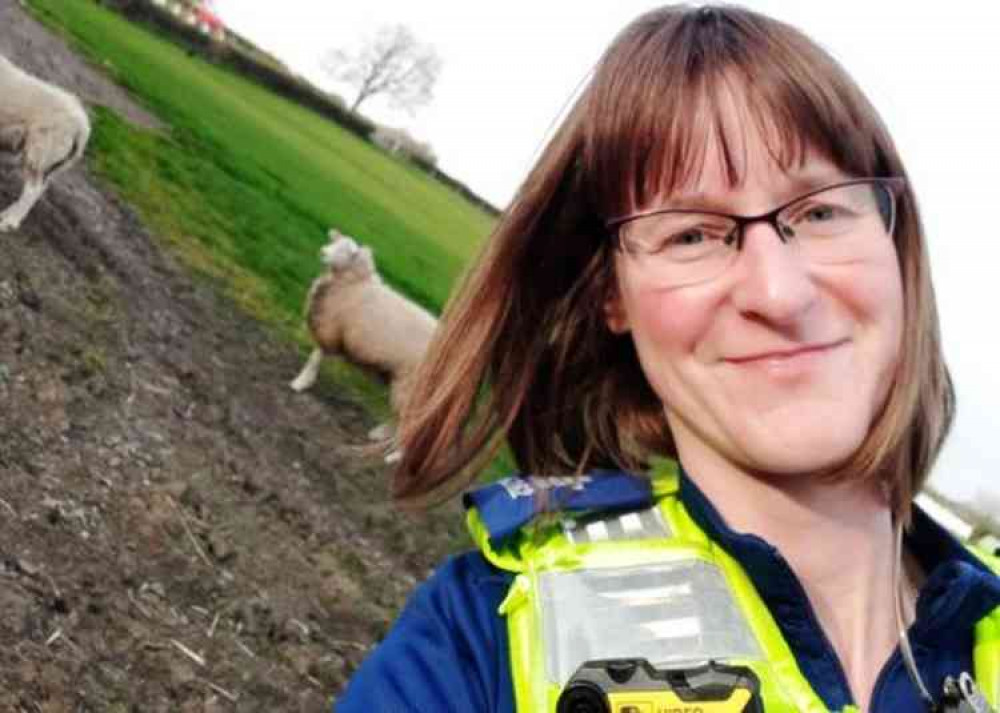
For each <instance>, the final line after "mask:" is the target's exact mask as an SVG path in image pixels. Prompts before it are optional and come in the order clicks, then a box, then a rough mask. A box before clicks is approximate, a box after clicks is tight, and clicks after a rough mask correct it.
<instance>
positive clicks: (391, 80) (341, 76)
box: [322, 25, 441, 112]
mask: <svg viewBox="0 0 1000 713" xmlns="http://www.w3.org/2000/svg"><path fill="white" fill-rule="evenodd" d="M322 65H323V70H324V71H325V72H326V73H327V74H329V75H330V76H331V77H332V78H333V79H336V80H338V81H342V82H346V83H348V84H350V85H352V86H354V87H357V90H358V93H357V96H356V97H355V99H354V101H353V102H352V104H351V111H357V110H358V107H360V106H361V104H362V102H364V101H365V100H367V99H370V98H371V97H374V96H377V95H383V96H385V97H387V98H388V99H389V102H390V103H391V104H392V105H393V106H394V107H396V108H399V109H405V110H406V111H410V112H412V111H413V110H414V109H415V108H416V107H418V106H422V105H424V104H426V103H428V102H429V101H430V100H431V98H432V96H433V91H434V83H435V82H436V81H437V78H438V74H439V73H440V72H441V59H440V58H439V57H438V55H437V52H435V51H434V48H433V47H431V46H430V45H425V44H423V43H421V42H420V41H419V40H417V38H416V37H414V36H413V33H412V32H410V30H409V29H408V28H407V27H405V26H403V25H388V26H385V27H382V28H380V29H379V30H378V32H377V33H376V34H375V36H374V37H373V38H372V39H371V40H369V41H367V42H366V43H365V44H364V45H363V46H362V47H361V49H360V50H358V51H357V52H356V53H354V54H351V53H348V52H345V51H343V50H338V49H334V50H330V51H329V52H327V54H326V56H325V57H324V58H323V63H322Z"/></svg>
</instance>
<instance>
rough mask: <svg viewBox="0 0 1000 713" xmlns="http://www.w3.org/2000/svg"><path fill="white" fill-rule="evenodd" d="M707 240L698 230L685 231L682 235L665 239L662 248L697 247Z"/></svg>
mask: <svg viewBox="0 0 1000 713" xmlns="http://www.w3.org/2000/svg"><path fill="white" fill-rule="evenodd" d="M707 239H708V238H707V237H706V236H705V233H704V232H702V231H700V230H686V231H684V232H683V233H679V234H677V235H674V236H672V237H669V238H667V239H666V240H665V241H664V247H669V246H670V245H698V244H699V243H701V242H703V241H705V240H707Z"/></svg>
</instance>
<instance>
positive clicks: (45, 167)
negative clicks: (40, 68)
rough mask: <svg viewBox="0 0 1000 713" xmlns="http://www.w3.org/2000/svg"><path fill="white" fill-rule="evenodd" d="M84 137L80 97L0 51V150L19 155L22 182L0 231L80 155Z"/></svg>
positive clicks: (0, 216) (13, 224)
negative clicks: (22, 68) (30, 70)
mask: <svg viewBox="0 0 1000 713" xmlns="http://www.w3.org/2000/svg"><path fill="white" fill-rule="evenodd" d="M89 138H90V120H89V119H88V118H87V112H86V111H85V110H84V108H83V104H81V103H80V100H79V99H77V98H76V97H75V96H73V95H72V94H70V93H69V92H67V91H64V90H63V89H60V88H59V87H56V86H54V85H52V84H49V83H47V82H43V81H42V80H40V79H37V78H36V77H33V76H31V75H30V74H28V73H26V72H24V71H23V70H21V69H20V68H18V67H17V66H15V65H14V64H13V63H11V62H10V60H8V59H7V58H5V57H4V56H3V55H0V150H2V151H8V152H12V153H14V154H17V155H18V157H19V163H20V168H21V177H22V179H23V181H24V186H23V188H22V189H21V195H20V197H19V198H18V199H17V200H16V201H15V202H14V203H12V204H11V205H9V206H8V207H7V208H6V210H4V211H3V212H2V213H0V232H2V231H7V230H15V229H17V228H18V227H19V226H20V225H21V221H23V220H24V218H25V216H27V215H28V212H29V211H30V210H31V209H32V207H33V206H34V205H35V203H36V202H37V201H38V199H39V198H41V196H42V194H43V193H44V192H45V189H46V188H47V187H48V184H49V181H50V180H51V179H52V177H53V176H55V175H57V174H58V173H61V172H62V171H64V170H66V168H68V167H69V166H70V165H72V164H73V162H74V161H76V160H77V159H78V158H80V156H81V155H83V150H84V148H85V147H86V146H87V140H88V139H89Z"/></svg>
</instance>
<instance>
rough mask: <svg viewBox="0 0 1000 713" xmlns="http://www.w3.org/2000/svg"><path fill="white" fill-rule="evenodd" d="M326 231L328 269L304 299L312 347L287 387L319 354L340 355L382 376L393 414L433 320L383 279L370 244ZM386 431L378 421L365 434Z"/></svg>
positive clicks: (314, 366) (309, 374) (300, 381)
mask: <svg viewBox="0 0 1000 713" xmlns="http://www.w3.org/2000/svg"><path fill="white" fill-rule="evenodd" d="M328 235H329V238H330V242H329V243H328V244H327V245H324V246H323V248H322V249H321V250H320V254H321V256H322V261H323V263H324V264H325V265H327V266H328V267H329V268H330V269H329V272H327V274H325V275H323V276H322V277H319V278H318V279H316V280H315V281H314V282H313V284H312V287H311V288H310V290H309V294H308V296H307V297H306V309H305V313H306V323H307V325H308V327H309V332H310V334H311V336H312V339H313V341H314V342H315V343H316V345H317V346H316V348H315V349H314V350H313V352H312V354H311V356H310V357H309V361H308V362H306V365H305V366H304V367H303V369H302V371H301V373H300V374H299V375H298V376H297V377H296V378H295V380H294V381H292V382H291V387H292V389H294V390H295V391H304V390H305V389H308V388H309V387H310V386H312V385H313V383H314V382H315V381H316V377H317V375H318V374H319V367H320V363H321V362H322V360H323V357H324V356H332V355H341V356H343V357H344V358H345V359H347V360H348V361H350V362H351V363H353V364H356V365H358V366H362V367H365V368H368V369H372V370H375V371H376V372H378V373H379V374H381V375H383V376H384V377H386V378H387V380H388V381H389V385H390V403H391V406H392V409H393V412H394V413H396V414H397V415H398V414H399V413H400V410H401V408H402V406H403V404H404V403H405V402H406V398H407V396H408V393H409V379H410V377H411V375H412V374H413V371H414V370H415V369H416V367H417V365H418V364H419V363H420V360H421V359H422V358H423V355H424V353H425V352H426V351H427V347H428V345H429V344H430V341H431V338H432V337H433V335H434V330H435V329H436V328H437V320H436V319H435V318H434V317H433V316H432V315H431V314H430V313H428V312H427V311H425V310H424V309H422V308H421V307H418V306H417V305H415V304H414V303H413V302H411V301H410V300H408V299H407V298H405V297H403V296H402V295H400V294H399V293H398V292H396V291H395V290H393V289H392V288H391V287H389V286H388V285H386V284H385V283H383V282H382V279H381V278H380V277H379V275H378V273H377V272H376V270H375V261H374V258H373V257H372V251H371V248H369V247H364V248H362V247H360V246H359V245H358V244H357V243H356V242H355V241H354V239H353V238H350V237H348V236H346V235H342V234H341V233H339V232H337V231H336V230H330V231H329V234H328ZM391 434H392V428H391V427H390V426H388V425H387V424H383V425H381V426H379V427H377V428H375V429H373V430H372V432H371V433H370V434H369V437H370V438H372V439H373V440H382V439H384V438H388V437H389V436H390V435H391ZM394 455H395V456H396V457H398V454H394ZM393 457H394V456H393V455H391V456H390V458H389V459H390V460H391V459H392V458H393Z"/></svg>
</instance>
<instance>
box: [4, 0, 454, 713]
mask: <svg viewBox="0 0 1000 713" xmlns="http://www.w3.org/2000/svg"><path fill="white" fill-rule="evenodd" d="M0 53H3V54H5V55H7V56H9V57H10V58H11V59H12V60H14V61H15V62H17V63H19V64H21V65H22V66H24V67H25V68H28V69H29V70H31V71H33V72H35V73H36V74H38V75H40V76H42V77H44V78H46V79H48V80H50V81H54V82H55V83H58V84H61V85H63V86H65V87H66V88H68V89H70V90H73V91H76V92H77V93H79V94H81V95H82V96H84V97H85V98H86V99H87V100H88V101H89V102H92V103H93V102H98V103H101V104H104V105H107V106H110V107H111V108H113V109H115V111H117V112H119V113H120V114H122V115H123V116H126V117H128V118H129V119H130V120H132V121H135V122H137V123H141V124H143V125H146V126H157V125H158V124H157V122H156V120H155V119H154V118H153V117H150V116H149V115H148V114H147V113H146V112H144V111H142V109H141V108H139V107H137V106H135V105H134V104H132V103H131V102H130V100H129V99H128V97H127V96H125V95H124V94H123V93H122V91H121V90H120V89H118V88H117V87H115V86H113V85H111V84H110V83H108V82H107V81H106V80H105V79H104V78H103V77H102V76H101V75H100V73H99V72H97V71H95V70H94V69H92V68H91V67H89V66H88V65H87V64H86V63H85V62H82V61H81V60H79V59H78V58H77V57H75V56H74V55H73V54H72V53H71V52H70V51H69V50H68V49H67V48H66V47H65V45H64V44H63V43H62V42H61V41H59V40H57V39H55V38H53V37H52V36H51V35H50V34H49V33H48V32H47V31H46V30H44V29H43V28H42V27H41V26H39V25H38V24H37V23H35V22H34V21H33V20H31V19H30V18H29V17H27V16H26V15H25V14H24V12H23V11H22V9H21V8H20V5H19V4H18V3H17V0H0ZM161 130H169V127H161ZM18 188H19V187H18V186H17V185H16V181H15V180H14V175H13V174H12V173H11V171H10V170H9V167H8V168H0V205H6V203H8V202H9V201H10V200H11V199H12V198H13V197H14V196H15V195H16V193H17V191H18ZM0 244H2V249H0V711H4V712H6V711H32V712H36V711H44V712H45V713H62V712H63V711H67V712H68V711H73V712H74V713H78V712H79V713H82V712H83V711H114V712H118V711H121V712H122V713H124V712H125V711H129V712H132V711H135V712H138V711H144V712H145V711H164V712H166V711H171V712H173V711H183V712H184V713H194V712H201V711H206V712H207V711H213V712H214V711H226V710H240V711H243V712H246V711H324V710H329V702H330V700H331V699H332V697H333V696H334V695H335V694H336V692H337V691H338V690H339V689H340V688H341V686H342V685H343V682H344V681H345V679H346V677H347V676H348V675H349V674H350V672H351V671H353V669H354V667H355V666H356V665H357V663H358V662H359V661H360V659H361V658H362V657H363V656H364V653H365V651H366V650H367V648H368V647H369V646H370V645H371V644H372V643H373V642H374V641H375V640H376V639H377V638H378V637H379V636H380V635H381V634H382V633H383V632H384V631H385V627H386V626H387V623H388V622H389V621H391V619H392V618H393V617H394V615H395V613H396V611H397V609H398V607H399V606H400V604H401V602H402V601H403V599H404V598H405V596H406V594H407V593H408V592H409V590H410V589H411V587H412V586H413V584H414V582H415V581H417V580H418V579H420V578H422V577H423V576H425V574H426V573H427V571H428V568H430V567H431V566H433V565H434V564H435V563H436V562H438V561H439V560H440V559H441V558H442V557H443V556H444V554H445V551H446V550H447V549H448V547H449V543H450V542H453V541H454V537H455V533H456V532H457V530H458V529H459V527H460V523H459V518H458V517H457V514H456V513H455V511H454V510H449V511H447V512H442V513H437V514H434V515H431V516H427V517H425V518H422V519H420V520H419V521H417V520H414V519H412V518H404V517H401V516H399V514H398V513H395V512H394V511H392V510H391V509H390V508H389V506H388V505H386V504H385V491H386V486H385V473H384V472H383V471H382V469H380V468H379V467H376V466H372V465H371V464H368V463H365V462H364V461H363V460H362V459H361V458H360V457H359V456H358V455H357V453H356V451H355V450H354V449H353V448H352V445H353V444H358V443H362V442H363V441H364V437H365V435H364V434H365V433H366V432H367V430H368V429H369V428H370V427H371V426H372V425H373V424H372V423H371V422H370V420H369V419H368V417H367V416H366V414H365V413H364V412H363V411H362V410H361V409H360V408H359V407H358V406H357V405H356V404H355V403H353V402H352V401H351V400H350V399H349V398H348V397H346V396H345V395H344V394H339V393H337V392H336V391H335V390H333V389H332V387H329V386H327V387H322V386H321V387H319V388H318V389H317V391H316V392H314V393H312V394H309V395H297V394H293V393H292V392H291V391H290V390H289V389H288V387H287V382H288V380H289V379H290V378H291V377H292V376H294V375H295V373H296V372H297V370H298V368H299V366H300V365H301V363H300V358H301V356H300V355H299V354H298V353H297V352H296V350H295V349H294V348H291V347H289V346H288V345H287V344H285V343H282V342H280V341H279V340H277V339H275V338H274V337H273V336H272V335H270V334H269V333H268V332H267V330H266V329H264V328H262V327H261V326H260V325H259V324H257V323H255V322H253V321H252V320H250V319H248V318H247V317H245V316H243V315H242V314H240V313H239V312H238V310H237V309H236V308H235V307H234V306H233V305H232V304H230V303H229V302H228V301H227V300H226V299H224V298H222V297H220V296H219V294H218V293H217V291H216V290H214V289H213V288H212V286H210V285H206V284H203V283H202V282H200V281H198V280H193V279H192V278H191V277H189V276H188V275H187V274H186V273H185V271H184V270H183V269H182V268H180V267H179V266H178V265H177V264H176V263H175V262H174V261H173V260H172V259H171V257H170V256H169V255H168V254H165V253H164V252H163V251H162V250H161V249H160V247H159V244H158V241H157V240H156V238H155V237H154V236H151V235H150V234H149V233H148V232H147V230H146V229H145V228H144V227H143V225H142V224H141V222H140V221H139V220H138V218H137V217H136V216H135V215H134V214H133V212H132V211H131V210H130V209H129V207H128V206H127V205H123V204H122V203H121V202H120V201H119V200H118V199H116V198H115V197H114V196H113V195H112V194H111V193H110V192H109V191H108V190H107V189H106V188H104V187H102V186H100V185H99V184H98V183H97V181H96V180H95V179H94V178H93V177H92V176H91V175H90V174H89V173H88V171H87V169H86V167H85V166H82V165H81V166H77V167H76V168H75V169H73V170H72V171H71V172H70V173H69V174H68V175H66V176H64V177H63V178H62V180H61V181H59V182H58V183H57V184H56V185H54V186H53V187H52V188H51V189H50V191H49V192H48V193H47V194H46V195H45V197H44V198H43V199H42V200H41V202H40V203H39V204H38V206H37V207H36V208H35V210H34V212H33V213H32V214H31V215H30V216H29V217H28V219H27V220H26V221H25V224H24V225H23V226H22V228H21V230H20V231H18V232H15V233H11V234H5V235H0Z"/></svg>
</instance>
